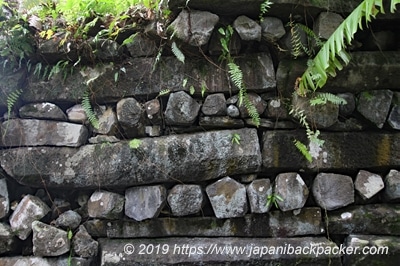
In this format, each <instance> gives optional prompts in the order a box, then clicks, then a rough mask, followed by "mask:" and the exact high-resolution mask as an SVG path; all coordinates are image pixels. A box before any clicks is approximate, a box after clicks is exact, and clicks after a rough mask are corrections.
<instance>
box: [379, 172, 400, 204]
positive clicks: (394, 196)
mask: <svg viewBox="0 0 400 266" xmlns="http://www.w3.org/2000/svg"><path fill="white" fill-rule="evenodd" d="M383 195H384V198H385V199H386V200H388V201H395V202H400V172H399V171H397V170H394V169H393V170H390V172H389V174H387V175H386V177H385V191H384V194H383Z"/></svg>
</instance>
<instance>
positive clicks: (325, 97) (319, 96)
mask: <svg viewBox="0 0 400 266" xmlns="http://www.w3.org/2000/svg"><path fill="white" fill-rule="evenodd" d="M328 102H330V103H333V104H335V105H342V104H347V101H346V100H345V99H343V98H342V97H339V96H337V95H335V94H332V93H329V92H323V93H316V94H315V96H314V97H313V98H312V99H311V100H310V104H311V106H315V105H320V104H327V103H328Z"/></svg>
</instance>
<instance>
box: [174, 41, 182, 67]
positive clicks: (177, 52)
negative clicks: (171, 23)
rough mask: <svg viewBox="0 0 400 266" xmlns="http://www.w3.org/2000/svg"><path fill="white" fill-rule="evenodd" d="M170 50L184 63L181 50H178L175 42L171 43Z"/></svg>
mask: <svg viewBox="0 0 400 266" xmlns="http://www.w3.org/2000/svg"><path fill="white" fill-rule="evenodd" d="M171 50H172V53H173V54H174V55H175V57H176V58H177V59H178V60H179V61H180V62H181V63H183V64H184V63H185V55H184V54H183V53H182V51H181V50H179V48H178V46H177V45H176V43H175V42H173V43H172V45H171Z"/></svg>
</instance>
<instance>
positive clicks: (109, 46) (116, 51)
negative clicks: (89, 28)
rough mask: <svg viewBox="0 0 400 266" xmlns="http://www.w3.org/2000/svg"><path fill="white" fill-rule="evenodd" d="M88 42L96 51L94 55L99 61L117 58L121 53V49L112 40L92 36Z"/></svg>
mask: <svg viewBox="0 0 400 266" xmlns="http://www.w3.org/2000/svg"><path fill="white" fill-rule="evenodd" d="M90 44H91V46H92V48H93V50H95V51H96V53H94V56H95V57H96V58H97V59H98V60H100V61H112V60H117V59H118V58H119V57H120V56H121V55H122V51H123V49H122V48H121V46H120V45H119V44H118V43H117V42H116V41H114V40H110V39H97V38H93V39H92V40H91V43H90Z"/></svg>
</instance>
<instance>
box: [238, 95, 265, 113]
mask: <svg viewBox="0 0 400 266" xmlns="http://www.w3.org/2000/svg"><path fill="white" fill-rule="evenodd" d="M247 96H248V98H249V101H250V102H251V103H252V104H253V105H254V107H255V108H256V110H257V113H258V114H259V115H261V114H262V113H264V111H265V108H267V102H266V101H264V100H263V99H262V98H261V97H260V96H259V95H258V94H255V93H248V94H247ZM236 106H237V107H238V108H239V110H240V116H241V117H242V118H246V117H249V116H250V115H249V111H248V110H247V108H246V106H245V105H244V104H243V103H242V105H239V102H238V103H236Z"/></svg>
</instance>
